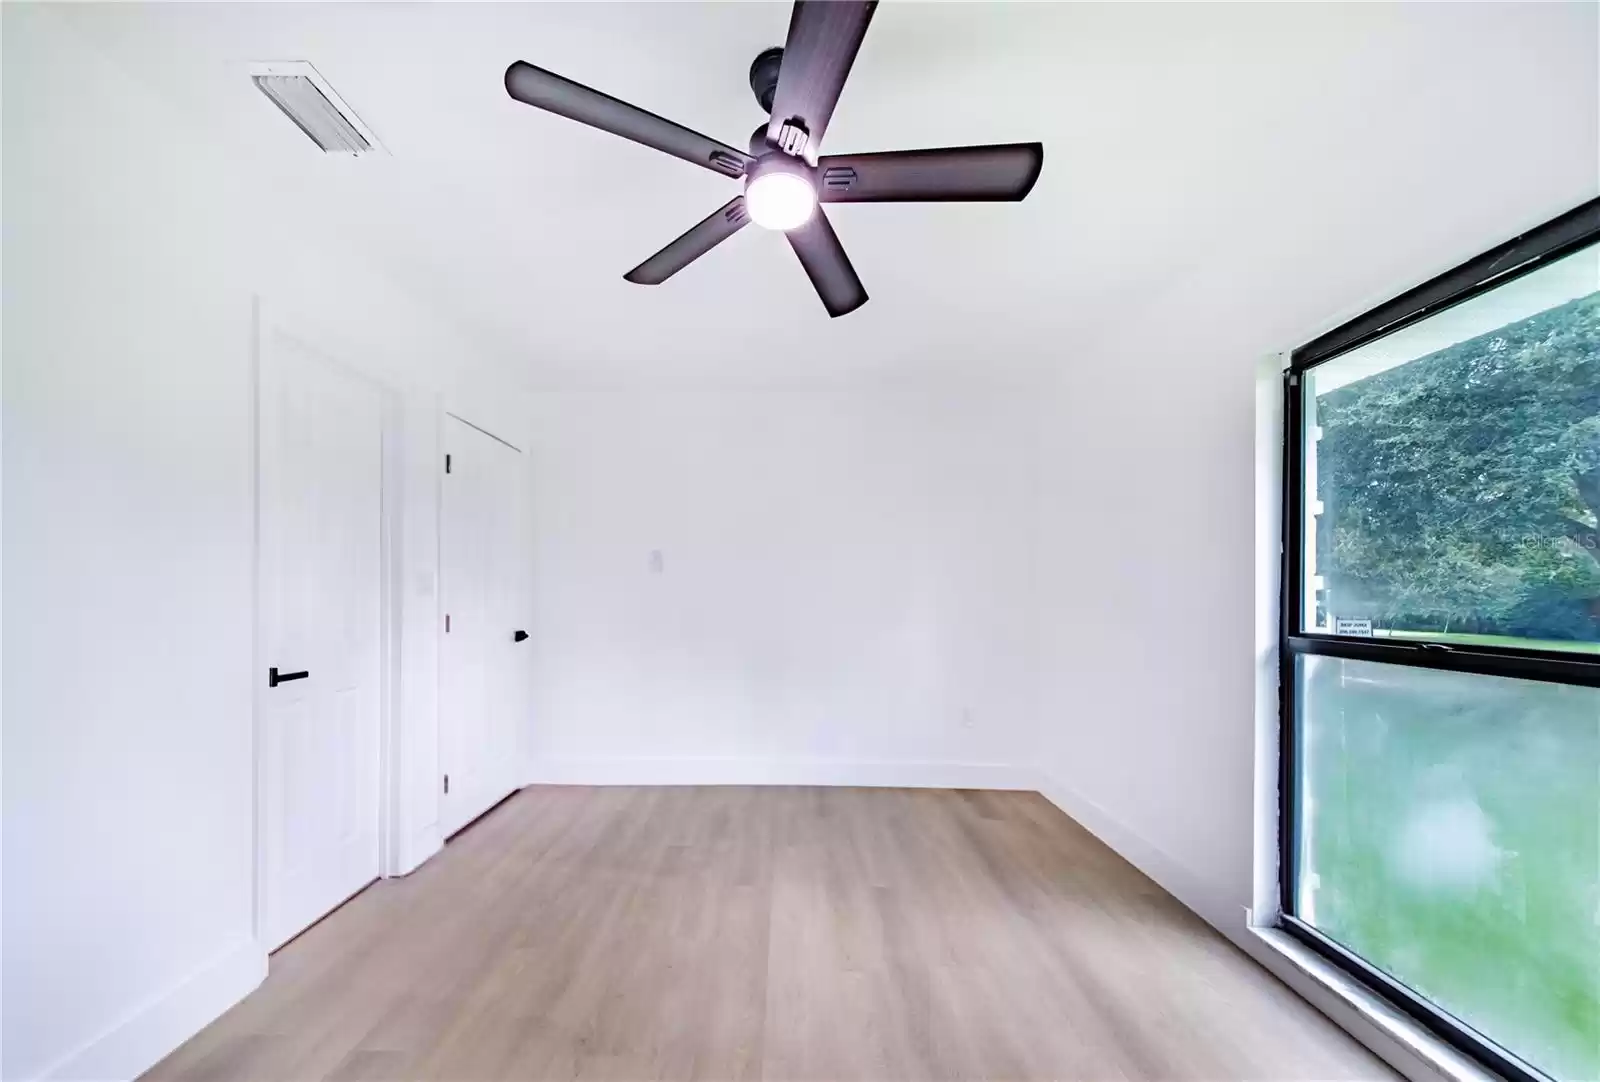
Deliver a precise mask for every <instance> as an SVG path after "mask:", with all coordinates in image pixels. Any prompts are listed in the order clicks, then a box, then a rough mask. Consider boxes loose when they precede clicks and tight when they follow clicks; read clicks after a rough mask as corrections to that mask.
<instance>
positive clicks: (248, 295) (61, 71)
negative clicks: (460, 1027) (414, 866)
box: [0, 5, 515, 1079]
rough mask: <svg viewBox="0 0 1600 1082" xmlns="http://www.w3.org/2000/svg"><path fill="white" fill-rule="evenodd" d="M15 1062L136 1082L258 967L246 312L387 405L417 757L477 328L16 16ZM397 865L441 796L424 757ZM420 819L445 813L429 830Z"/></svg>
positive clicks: (11, 371) (408, 716)
mask: <svg viewBox="0 0 1600 1082" xmlns="http://www.w3.org/2000/svg"><path fill="white" fill-rule="evenodd" d="M4 81H5V83H4V109H5V113H4V132H5V157H4V196H5V205H4V258H5V272H6V273H5V284H6V288H5V296H4V324H3V327H4V339H3V346H4V365H5V368H4V401H3V409H4V418H3V438H4V447H3V452H4V453H3V468H4V478H3V491H4V498H5V510H4V554H5V565H4V572H5V580H4V624H5V630H6V635H5V641H4V651H5V654H4V667H5V673H6V680H5V685H4V701H3V708H4V713H3V741H4V762H3V770H4V776H3V800H4V812H3V831H4V835H3V847H0V851H3V853H4V860H5V867H4V885H3V889H4V896H3V921H4V925H3V936H4V942H5V954H4V959H3V996H4V1004H5V1011H4V1023H3V1027H4V1028H3V1045H4V1051H3V1056H4V1059H3V1063H0V1074H3V1075H4V1077H5V1078H8V1079H11V1078H19V1079H20V1078H31V1077H35V1076H39V1075H42V1074H45V1073H47V1072H52V1071H57V1072H63V1073H65V1074H68V1075H73V1076H78V1077H115V1076H123V1075H127V1074H130V1073H137V1071H139V1070H141V1069H143V1068H144V1067H145V1066H148V1065H149V1063H151V1062H153V1061H154V1059H155V1058H157V1057H159V1056H160V1055H162V1054H164V1053H165V1052H166V1051H168V1050H169V1049H170V1048H171V1047H172V1046H173V1045H174V1044H176V1043H177V1041H179V1040H181V1039H183V1038H184V1037H186V1036H188V1035H189V1033H190V1032H192V1031H193V1030H194V1029H195V1028H197V1027H198V1026H199V1025H200V1024H202V1023H203V1022H204V1021H206V1020H208V1019H209V1017H211V1016H212V1015H213V1014H215V1013H216V1012H217V1011H218V1010H219V1009H221V1007H222V1006H225V1005H226V1004H227V1003H228V1002H230V1001H231V999H232V998H236V997H237V996H238V995H239V994H242V993H243V991H244V990H246V989H247V988H248V987H250V986H251V984H252V983H253V982H254V981H255V980H257V979H259V977H260V975H261V973H262V972H264V966H265V958H264V955H263V954H262V953H261V951H260V950H259V948H257V947H256V945H255V944H254V942H253V940H252V928H253V925H252V921H253V916H252V897H253V886H252V882H253V881H252V859H253V858H252V830H253V808H252V780H253V779H252V771H253V767H252V728H251V726H252V722H251V710H252V703H251V695H252V688H253V686H254V683H255V680H256V679H257V677H258V676H259V673H258V672H257V671H256V667H255V663H254V661H253V657H252V650H253V635H254V629H253V575H254V564H253V547H252V546H253V529H254V492H253V485H254V463H253V434H252V418H253V415H254V408H255V407H254V374H253V367H252V366H253V349H254V346H253V330H252V310H253V303H254V301H255V299H256V298H259V300H260V304H261V309H262V311H263V313H264V318H270V319H273V320H278V321H281V322H285V323H286V324H287V325H289V326H292V327H294V328H296V329H297V330H298V331H299V332H301V333H303V334H305V335H306V336H307V337H309V338H310V339H311V340H312V341H315V342H316V343H317V344H318V345H319V346H320V347H323V348H326V349H328V350H330V351H331V352H333V353H335V355H338V356H340V357H341V358H342V359H345V360H347V361H348V362H350V363H353V364H355V365H357V366H358V367H362V368H365V369H366V370H368V371H369V372H371V373H373V374H374V375H376V376H377V377H378V378H380V379H381V380H383V381H384V382H385V383H386V384H388V385H389V386H390V387H391V388H393V389H395V391H396V392H397V394H399V395H400V397H401V400H402V401H403V403H404V409H403V414H404V421H403V425H402V431H401V439H400V446H401V456H400V463H401V466H402V472H403V474H404V481H403V484H402V486H401V487H402V488H403V490H404V493H405V513H406V518H405V522H404V530H403V534H404V538H405V540H404V543H403V544H404V547H403V551H402V554H401V560H402V565H401V569H402V582H403V583H404V591H405V593H404V612H403V616H402V619H403V621H404V624H405V628H406V630H407V634H406V637H405V640H404V643H403V649H404V650H405V652H406V658H407V664H408V673H407V675H406V677H405V680H404V683H403V687H402V688H401V699H402V702H403V705H404V706H405V708H406V709H405V712H404V722H405V724H406V725H407V726H408V727H409V731H410V733H411V738H412V743H413V745H414V746H417V747H420V748H422V749H424V750H430V749H431V747H432V744H433V730H432V728H431V727H432V725H433V714H432V707H433V702H432V696H433V685H432V682H431V681H432V671H433V665H432V659H433V656H434V640H433V635H434V615H433V591H434V588H435V584H434V570H435V567H436V558H435V553H434V549H433V546H434V544H435V539H436V536H437V531H436V526H435V521H436V514H437V511H436V499H437V487H436V482H435V480H434V478H435V471H436V469H437V464H436V451H437V442H436V441H437V407H438V405H439V404H440V403H441V402H443V403H445V404H449V403H451V402H454V401H456V400H458V399H459V400H472V399H476V400H477V401H479V402H482V401H498V402H501V403H502V404H501V406H500V407H499V409H500V411H501V412H503V413H504V412H508V411H509V412H512V413H514V412H515V407H514V405H513V404H512V400H508V399H507V396H505V395H503V394H498V393H485V392H481V391H480V392H479V393H478V394H476V395H473V394H472V393H470V392H463V391H460V390H458V389H456V387H457V384H458V383H459V384H465V385H472V386H476V385H477V383H475V382H474V381H479V380H480V377H479V376H478V375H476V374H473V373H470V372H467V371H465V370H464V368H463V365H464V359H465V358H467V357H470V356H472V353H473V346H472V344H471V343H470V342H468V341H466V340H465V339H464V338H463V337H462V335H461V334H460V333H459V332H457V331H456V330H455V329H454V328H453V327H451V326H450V325H448V324H447V323H444V322H442V321H441V320H439V319H436V318H434V317H433V316H431V315H430V314H428V311H427V308H426V306H425V305H423V304H419V303H418V301H417V300H416V299H415V298H413V297H409V296H406V295H404V294H402V293H399V292H397V291H396V290H394V289H393V288H391V287H390V286H389V285H388V284H387V283H386V281H385V280H384V279H383V277H382V276H381V275H380V274H379V273H377V272H375V271H374V270H373V269H372V268H371V267H370V266H367V265H365V264H363V263H362V262H361V261H359V260H358V259H354V258H352V257H350V256H349V255H348V254H346V253H344V252H342V251H341V250H339V249H338V248H337V246H335V245H331V244H329V243H328V242H327V241H325V240H324V241H314V240H308V239H307V238H306V236H305V235H304V232H303V231H301V230H298V229H296V228H295V226H294V225H293V224H292V222H293V220H294V219H295V218H296V213H295V208H293V207H291V206H289V205H287V204H284V203H282V202H280V201H279V200H278V199H277V197H276V193H275V191H274V190H273V188H272V187H271V186H270V185H268V184H263V183H258V182H255V181H254V180H253V179H252V178H250V177H247V176H245V175H244V174H242V173H240V172H238V171H235V170H233V169H231V168H230V167H229V166H228V163H226V162H225V161H221V160H218V159H217V158H214V157H212V156H210V155H209V154H208V153H207V152H206V151H205V150H204V149H203V148H202V146H201V145H200V144H199V143H198V141H197V139H196V136H195V133H194V132H193V131H192V130H191V129H190V126H189V125H187V124H186V122H185V117H184V116H183V115H182V114H181V113H179V112H176V111H174V110H173V109H172V108H171V106H170V104H169V103H167V102H165V101H162V100H160V99H158V98H156V97H154V96H152V95H150V94H148V93H146V92H144V91H143V90H142V89H141V88H140V85H139V84H138V82H137V81H136V80H133V79H130V78H128V77H127V76H126V74H125V73H123V72H121V71H120V70H119V69H117V68H116V67H115V66H114V65H109V64H107V63H106V62H105V58H104V57H102V56H98V55H96V54H95V53H94V51H93V50H92V49H89V48H86V47H85V46H84V44H83V43H82V42H81V41H79V40H77V39H76V38H75V37H73V35H72V33H71V32H70V31H68V30H66V29H65V28H64V26H63V23H62V20H61V18H60V15H59V13H57V12H53V11H51V10H49V9H47V8H43V7H33V6H22V5H6V6H5V10H4ZM406 769H407V776H408V777H412V778H413V779H415V780H417V782H418V784H419V785H420V786H421V787H420V788H416V787H413V789H412V790H410V791H408V793H407V795H406V799H404V800H403V801H402V802H401V804H402V807H401V810H400V818H401V825H402V830H403V834H404V837H403V838H402V847H401V848H402V850H403V852H402V853H401V854H399V855H398V856H397V860H406V859H410V860H413V861H414V860H416V859H420V857H421V856H423V855H425V854H426V851H427V848H428V846H429V845H430V844H435V843H436V837H435V838H433V839H430V837H429V833H428V832H429V828H430V826H432V825H433V823H434V820H433V818H431V817H430V816H432V815H436V800H435V798H434V797H433V796H432V793H433V791H434V786H433V781H434V778H433V774H434V773H435V772H436V767H434V766H431V765H430V764H429V762H428V761H427V759H426V756H422V757H412V758H411V759H409V760H408V761H407V762H406ZM434 833H435V836H436V830H435V831H434Z"/></svg>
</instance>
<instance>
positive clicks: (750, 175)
mask: <svg viewBox="0 0 1600 1082" xmlns="http://www.w3.org/2000/svg"><path fill="white" fill-rule="evenodd" d="M761 130H762V131H763V132H764V131H766V129H765V128H763V129H761ZM769 173H789V174H790V175H792V176H797V177H799V178H800V179H801V180H804V181H805V182H806V183H807V184H809V185H810V186H811V188H812V190H813V191H814V190H816V188H817V167H816V166H814V165H812V164H811V163H810V162H808V161H806V160H805V159H804V158H797V157H795V156H794V155H792V154H781V153H777V152H776V150H775V148H774V147H773V146H772V145H771V144H770V143H769V144H767V146H766V151H765V153H763V154H759V155H757V156H756V161H755V164H754V165H752V166H750V168H749V169H748V170H747V171H746V172H745V175H744V186H745V188H746V189H748V188H749V187H750V185H751V184H752V183H753V182H754V181H755V180H756V179H757V178H758V177H764V176H766V175H768V174H769Z"/></svg>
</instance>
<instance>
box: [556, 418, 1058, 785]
mask: <svg viewBox="0 0 1600 1082" xmlns="http://www.w3.org/2000/svg"><path fill="white" fill-rule="evenodd" d="M1025 404H1026V399H1025V398H1024V397H1023V396H1021V395H1017V394H1012V393H1004V392H994V393H974V392H957V391H951V392H910V391H861V392H787V393H782V392H772V393H763V392H714V391H708V392H703V393H698V392H679V393H655V394H628V393H609V392H597V393H576V394H548V395H540V396H538V398H537V402H536V413H535V420H534V423H533V424H532V426H531V427H532V435H533V440H534V442H533V445H532V447H531V449H530V451H531V455H532V458H533V461H532V466H533V478H534V500H533V513H534V516H535V520H536V536H537V546H536V549H535V553H534V556H535V564H534V573H535V586H534V591H535V611H536V617H535V623H534V628H533V633H534V639H535V641H534V644H533V645H534V647H535V650H536V666H537V681H536V683H537V688H538V690H537V693H536V703H535V711H534V728H533V740H534V750H535V754H536V758H537V760H538V768H537V770H538V773H537V774H536V776H538V777H544V778H573V779H580V780H590V781H593V780H619V781H621V780H627V781H669V782H670V781H682V780H699V781H707V780H742V781H753V780H763V779H771V780H779V781H798V780H805V781H896V780H901V781H907V782H913V783H923V784H926V783H929V782H932V783H936V784H937V783H941V782H942V783H945V784H1005V783H1007V782H1008V781H1009V780H1010V779H1011V774H1010V773H1009V772H1007V771H1005V770H995V769H987V768H988V767H990V766H992V764H1014V763H1016V762H1018V754H1019V751H1020V741H1021V739H1022V736H1023V734H1024V733H1025V732H1026V730H1027V726H1028V724H1029V722H1030V710H1031V705H1032V704H1031V693H1032V635H1031V623H1030V617H1029V613H1030V609H1031V602H1030V597H1031V590H1032V575H1033V567H1032V556H1031V543H1032V542H1031V538H1030V536H1029V533H1028V526H1029V524H1030V520H1029V518H1028V516H1029V514H1030V512H1031V508H1032V499H1033V491H1032V487H1033V479H1032V464H1031V462H1030V460H1029V454H1030V450H1031V448H1030V443H1029V438H1028V432H1027V430H1026V427H1025V426H1023V425H1019V423H1018V421H1019V419H1021V418H1024V417H1025V416H1026V412H1025ZM654 552H659V553H660V554H661V561H662V570H661V571H660V572H656V571H653V570H652V565H651V556H652V553H654ZM913 764H915V765H913Z"/></svg>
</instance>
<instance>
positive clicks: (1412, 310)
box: [1277, 199, 1600, 1082]
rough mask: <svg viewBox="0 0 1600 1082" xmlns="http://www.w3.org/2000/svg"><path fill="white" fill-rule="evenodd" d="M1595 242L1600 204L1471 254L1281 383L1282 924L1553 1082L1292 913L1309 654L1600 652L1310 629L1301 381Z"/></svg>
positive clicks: (1496, 668)
mask: <svg viewBox="0 0 1600 1082" xmlns="http://www.w3.org/2000/svg"><path fill="white" fill-rule="evenodd" d="M1596 243H1600V199H1593V200H1590V201H1589V202H1587V203H1584V204H1582V205H1581V206H1578V207H1575V208H1574V209H1572V210H1570V211H1568V212H1567V213H1565V214H1563V215H1561V216H1560V217H1558V218H1554V219H1552V220H1551V221H1549V222H1546V223H1544V224H1543V225H1541V226H1538V227H1537V228H1534V229H1531V230H1529V231H1527V232H1526V233H1523V234H1521V235H1519V236H1517V237H1514V238H1512V239H1511V240H1508V241H1506V242H1505V243H1503V244H1500V245H1498V246H1496V247H1495V248H1492V249H1490V250H1489V251H1487V252H1484V253H1483V254H1482V255H1480V256H1477V257H1476V258H1473V259H1470V260H1468V261H1467V262H1465V263H1463V264H1461V265H1460V266H1458V267H1455V268H1454V269H1452V270H1449V271H1446V272H1445V273H1444V274H1441V275H1439V276H1438V277H1436V278H1433V279H1430V280H1429V281H1427V282H1424V283H1423V284H1421V285H1419V286H1416V287H1415V288H1413V289H1410V290H1408V291H1406V292H1405V293H1402V294H1400V295H1399V296H1397V297H1395V298H1394V299H1393V300H1390V301H1388V302H1387V303H1385V304H1381V305H1379V306H1378V307H1376V308H1374V309H1372V310H1371V311H1369V312H1367V313H1365V314H1364V315H1361V316H1358V317H1356V318H1355V319H1352V320H1350V321H1349V322H1348V323H1345V324H1342V325H1341V326H1339V327H1336V328H1334V329H1333V330H1331V331H1329V332H1327V333H1326V334H1323V335H1321V336H1319V337H1317V338H1315V339H1312V340H1311V341H1310V342H1307V343H1306V344H1304V345H1302V346H1301V347H1300V348H1298V349H1296V350H1294V351H1293V352H1292V353H1291V354H1290V359H1289V368H1288V370H1287V371H1286V372H1285V373H1284V377H1283V396H1284V397H1283V418H1284V443H1283V505H1282V513H1283V523H1282V536H1281V544H1282V566H1281V569H1280V571H1281V575H1282V578H1281V582H1280V590H1279V593H1280V614H1279V621H1280V623H1279V640H1278V692H1279V704H1278V730H1279V747H1278V768H1279V775H1278V824H1277V825H1278V927H1279V928H1280V929H1281V930H1282V931H1283V932H1285V933H1286V934H1288V935H1289V936H1291V937H1292V938H1293V939H1295V940H1296V941H1298V942H1300V943H1302V944H1303V945H1305V946H1306V947H1308V948H1309V949H1311V950H1313V951H1315V952H1316V953H1317V954H1318V955H1320V956H1321V957H1322V958H1324V959H1326V960H1327V961H1329V962H1330V963H1332V964H1333V965H1335V966H1336V967H1338V968H1339V969H1340V970H1342V971H1343V972H1344V973H1346V974H1348V975H1350V976H1352V977H1354V978H1355V979H1356V980H1357V981H1359V982H1361V983H1362V984H1363V985H1365V986H1366V987H1367V988H1368V989H1369V990H1370V991H1372V992H1374V993H1376V994H1377V995H1379V996H1380V997H1381V998H1383V999H1384V1000H1386V1001H1388V1002H1389V1003H1390V1004H1391V1005H1392V1006H1394V1007H1396V1008H1397V1009H1399V1010H1400V1011H1401V1012H1403V1013H1404V1014H1405V1015H1406V1016H1408V1017H1409V1018H1411V1019H1412V1020H1413V1021H1415V1022H1417V1023H1418V1024H1420V1025H1421V1026H1423V1027H1424V1028H1425V1029H1427V1030H1428V1031H1430V1032H1431V1033H1433V1034H1434V1035H1435V1036H1437V1037H1439V1038H1440V1039H1442V1040H1443V1041H1445V1042H1446V1043H1447V1044H1449V1045H1450V1046H1451V1047H1452V1048H1454V1049H1456V1050H1457V1051H1459V1052H1462V1053H1464V1054H1466V1055H1468V1056H1470V1057H1472V1058H1473V1059H1475V1060H1477V1061H1478V1062H1479V1063H1481V1064H1483V1065H1484V1066H1486V1067H1488V1068H1490V1069H1491V1070H1494V1071H1495V1072H1497V1073H1499V1074H1501V1075H1503V1076H1504V1077H1506V1078H1508V1079H1512V1080H1514V1082H1550V1080H1549V1079H1548V1077H1547V1076H1546V1075H1545V1074H1543V1072H1541V1071H1539V1070H1538V1069H1537V1068H1535V1067H1533V1066H1532V1065H1530V1064H1528V1063H1526V1062H1524V1061H1523V1060H1521V1059H1520V1058H1518V1057H1517V1056H1516V1055H1515V1054H1513V1053H1512V1052H1510V1051H1508V1050H1507V1049H1505V1048H1502V1047H1501V1046H1500V1045H1498V1044H1495V1043H1494V1041H1493V1040H1491V1039H1489V1038H1488V1037H1487V1036H1485V1035H1483V1034H1480V1033H1478V1032H1477V1031H1475V1030H1473V1029H1471V1028H1469V1027H1467V1026H1466V1025H1464V1024H1463V1023H1461V1022H1460V1021H1459V1020H1457V1019H1455V1018H1453V1017H1452V1016H1450V1015H1449V1014H1448V1013H1446V1012H1445V1011H1443V1010H1442V1009H1440V1008H1439V1007H1437V1006H1435V1005H1434V1004H1432V1003H1430V1002H1429V1001H1427V1000H1426V999H1424V998H1423V997H1422V996H1420V995H1418V994H1417V993H1416V992H1413V991H1412V990H1411V989H1410V988H1408V987H1406V986H1405V985H1404V984H1402V983H1401V982H1400V981H1398V980H1396V979H1395V978H1393V977H1391V976H1389V975H1388V974H1387V973H1384V972H1383V971H1381V970H1379V969H1378V968H1377V967H1376V966H1374V965H1372V964H1371V963H1369V962H1367V961H1366V960H1364V959H1363V958H1361V957H1359V956H1358V955H1357V954H1355V953H1354V952H1352V951H1350V950H1349V949H1347V948H1345V947H1343V946H1342V945H1340V944H1339V943H1337V942H1336V941H1334V940H1333V939H1332V938H1330V937H1328V936H1327V935H1325V934H1323V933H1322V932H1320V931H1318V930H1317V929H1316V928H1314V927H1312V926H1311V925H1309V924H1307V923H1305V922H1304V921H1301V920H1300V919H1299V918H1298V917H1296V916H1295V882H1296V879H1297V876H1296V872H1297V870H1298V869H1297V868H1296V866H1295V861H1296V856H1297V851H1298V846H1297V844H1296V842H1297V838H1298V834H1297V825H1298V824H1297V820H1296V800H1297V796H1298V794H1297V792H1296V788H1297V786H1298V783H1299V761H1298V757H1297V756H1298V749H1297V747H1296V740H1297V738H1298V736H1299V731H1300V724H1299V722H1300V716H1299V711H1300V705H1301V704H1300V701H1299V679H1298V673H1297V668H1298V665H1299V659H1300V658H1302V657H1330V658H1344V659H1351V660H1359V661H1378V662H1384V663H1387V664H1391V665H1409V666H1414V667H1419V668H1426V669H1435V670H1443V671H1449V672H1462V673H1476V674H1480V675H1484V676H1502V677H1513V678H1517V679H1523V680H1540V681H1545V682H1549V683H1559V684H1575V685H1580V686H1584V687H1592V688H1600V655H1594V654H1583V653H1577V652H1573V653H1564V652H1561V651H1555V650H1539V649H1531V648H1513V647H1502V646H1484V645H1465V644H1458V643H1440V642H1429V641H1428V640H1426V639H1419V640H1407V641H1405V642H1400V641H1396V640H1393V639H1367V638H1352V637H1347V636H1339V635H1334V634H1328V633H1320V632H1311V633H1307V632H1306V631H1305V630H1304V629H1305V627H1306V624H1305V622H1304V612H1303V607H1304V602H1305V590H1304V587H1303V583H1302V578H1301V576H1302V575H1303V573H1304V570H1305V567H1304V564H1305V548H1304V543H1305V537H1304V526H1305V495H1306V493H1305V487H1304V480H1305V478H1304V468H1305V443H1304V439H1305V433H1304V388H1305V380H1304V376H1305V373H1306V372H1307V371H1309V370H1310V369H1312V368H1315V367H1316V366H1318V365H1320V364H1322V363H1324V362H1326V361H1330V360H1333V359H1334V358H1335V357H1339V356H1342V355H1344V354H1346V353H1348V352H1349V351H1350V350H1352V349H1355V348H1357V347H1359V346H1362V345H1365V344H1366V343H1368V342H1372V341H1374V340H1376V339H1378V338H1381V337H1384V336H1385V335H1388V334H1392V333H1393V332H1395V331H1397V330H1400V329H1401V328H1403V327H1407V326H1410V325H1411V324H1414V323H1417V322H1420V321H1421V320H1424V319H1427V318H1428V317H1429V316H1432V315H1435V314H1437V313H1438V312H1441V311H1443V310H1444V309H1446V308H1450V307H1453V306H1455V305H1457V304H1460V303H1462V302H1463V301H1467V300H1470V299H1472V298H1473V297H1476V296H1479V295H1480V294H1483V293H1487V292H1489V291H1490V290H1493V289H1496V288H1498V287H1499V286H1502V285H1504V284H1505V283H1507V282H1509V281H1511V280H1513V279H1515V278H1520V277H1522V276H1523V275H1526V274H1530V273H1532V272H1533V271H1536V270H1538V269H1539V268H1540V267H1542V266H1545V265H1546V264H1548V263H1550V262H1552V261H1554V260H1556V259H1560V258H1561V257H1563V256H1566V255H1570V254H1572V253H1573V252H1576V251H1578V250H1580V249H1582V248H1587V247H1589V246H1591V245H1594V244H1596Z"/></svg>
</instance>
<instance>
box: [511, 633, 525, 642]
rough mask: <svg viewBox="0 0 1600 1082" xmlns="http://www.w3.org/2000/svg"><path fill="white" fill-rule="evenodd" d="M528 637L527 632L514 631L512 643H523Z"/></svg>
mask: <svg viewBox="0 0 1600 1082" xmlns="http://www.w3.org/2000/svg"><path fill="white" fill-rule="evenodd" d="M527 637H528V633H527V632H526V631H513V632H512V633H511V641H512V642H521V641H522V640H523V639H525V638H527Z"/></svg>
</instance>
